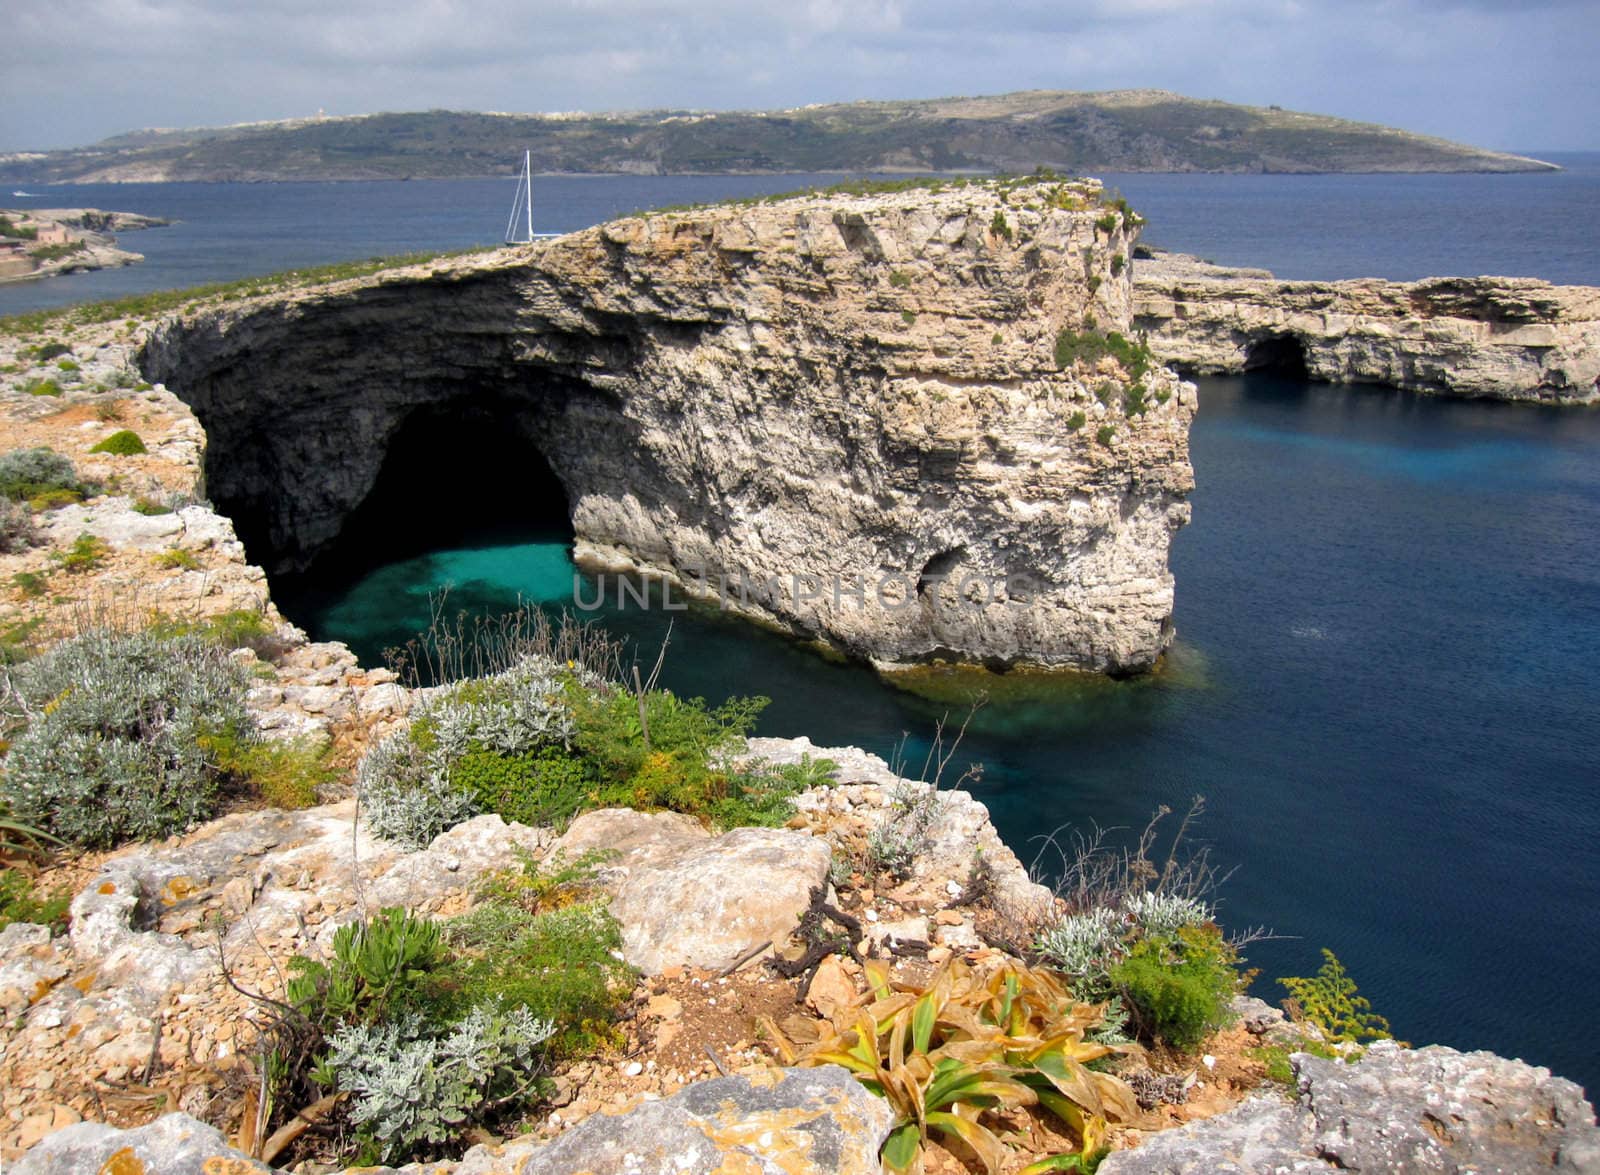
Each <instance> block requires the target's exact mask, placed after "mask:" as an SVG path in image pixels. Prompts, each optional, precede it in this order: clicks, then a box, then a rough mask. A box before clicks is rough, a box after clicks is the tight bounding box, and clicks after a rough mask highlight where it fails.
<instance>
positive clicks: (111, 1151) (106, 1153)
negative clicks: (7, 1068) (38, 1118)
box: [11, 1114, 272, 1175]
mask: <svg viewBox="0 0 1600 1175" xmlns="http://www.w3.org/2000/svg"><path fill="white" fill-rule="evenodd" d="M271 1170H272V1168H271V1167H268V1166H266V1165H265V1164H264V1163H258V1162H256V1161H255V1160H254V1159H252V1158H250V1156H248V1155H246V1154H244V1153H243V1152H241V1151H236V1150H234V1149H233V1148H232V1147H231V1146H229V1145H228V1144H227V1142H225V1141H224V1140H223V1137H222V1132H221V1131H219V1130H217V1129H216V1128H215V1127H211V1126H207V1125H206V1124H205V1123H204V1122H201V1121H199V1120H197V1119H195V1118H191V1117H190V1116H189V1115H188V1114H167V1115H164V1116H163V1117H160V1118H157V1119H156V1120H155V1121H154V1122H151V1123H149V1124H148V1125H146V1126H140V1127H138V1128H137V1129H135V1130H118V1129H117V1128H116V1127H114V1126H107V1125H105V1124H104V1123H103V1122H80V1123H78V1124H77V1125H75V1126H68V1127H67V1128H66V1129H65V1130H58V1131H56V1132H55V1133H54V1134H51V1135H49V1136H48V1137H46V1138H45V1139H44V1141H43V1142H41V1143H39V1145H38V1146H36V1147H34V1148H33V1149H32V1150H30V1151H29V1152H28V1153H27V1154H25V1155H23V1156H22V1158H21V1159H20V1160H19V1161H18V1162H17V1164H16V1165H15V1166H13V1167H12V1168H11V1172H12V1175H83V1173H85V1172H92V1171H98V1172H104V1173H105V1175H251V1173H253V1172H261V1173H262V1175H269V1173H270V1172H271Z"/></svg>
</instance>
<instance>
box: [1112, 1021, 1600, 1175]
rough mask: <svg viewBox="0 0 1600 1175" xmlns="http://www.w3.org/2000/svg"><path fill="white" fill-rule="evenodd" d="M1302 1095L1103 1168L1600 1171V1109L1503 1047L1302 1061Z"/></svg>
mask: <svg viewBox="0 0 1600 1175" xmlns="http://www.w3.org/2000/svg"><path fill="white" fill-rule="evenodd" d="M1292 1063H1293V1065H1294V1069H1295V1073H1296V1075H1297V1085H1298V1091H1299V1098H1298V1100H1297V1101H1289V1100H1287V1099H1282V1100H1280V1099H1274V1098H1252V1099H1251V1100H1250V1101H1247V1102H1245V1103H1244V1104H1243V1105H1241V1106H1239V1107H1237V1108H1236V1109H1233V1110H1230V1111H1229V1112H1228V1113H1226V1114H1220V1115H1218V1116H1217V1117H1215V1118H1211V1119H1208V1120H1206V1121H1204V1122H1196V1123H1194V1124H1192V1125H1190V1126H1186V1127H1184V1128H1183V1129H1181V1130H1171V1131H1167V1132H1165V1133H1162V1134H1156V1135H1151V1136H1149V1137H1147V1138H1146V1139H1145V1140H1144V1142H1143V1144H1142V1145H1140V1146H1139V1147H1137V1148H1135V1149H1132V1150H1125V1151H1119V1152H1117V1153H1116V1154H1114V1155H1112V1156H1110V1157H1109V1158H1108V1159H1106V1161H1105V1162H1104V1163H1103V1164H1102V1165H1101V1167H1100V1172H1101V1175H1201V1173H1207V1175H1210V1173H1212V1172H1218V1173H1222V1175H1242V1173H1246V1172H1248V1173H1251V1175H1254V1173H1256V1172H1273V1173H1279V1172H1282V1173H1295V1175H1299V1173H1302V1172H1328V1171H1339V1170H1348V1171H1367V1172H1380V1171H1382V1172H1390V1171H1394V1172H1399V1171H1429V1172H1442V1173H1444V1175H1468V1173H1478V1172H1482V1173H1484V1175H1488V1173H1490V1172H1504V1173H1507V1175H1510V1173H1513V1172H1524V1171H1565V1172H1600V1131H1597V1130H1596V1129H1595V1116H1594V1110H1593V1109H1592V1108H1591V1107H1590V1105H1589V1104H1588V1102H1586V1101H1585V1100H1584V1097H1583V1091H1582V1090H1581V1089H1579V1088H1578V1087H1577V1086H1576V1085H1574V1084H1573V1083H1572V1082H1570V1081H1567V1080H1564V1079H1562V1078H1559V1077H1552V1076H1551V1075H1550V1071H1549V1070H1548V1069H1541V1068H1536V1067H1534V1066H1532V1065H1525V1064H1523V1063H1522V1062H1521V1061H1508V1060H1506V1059H1505V1058H1503V1057H1497V1056H1495V1055H1494V1054H1492V1053H1459V1052H1457V1051H1456V1050H1455V1049H1450V1048H1445V1047H1443V1046H1441V1045H1430V1046H1429V1047H1427V1048H1422V1049H1402V1048H1400V1047H1399V1046H1398V1045H1396V1044H1394V1043H1393V1042H1392V1041H1380V1042H1378V1043H1377V1044H1374V1045H1373V1046H1372V1047H1371V1048H1369V1049H1368V1050H1367V1054H1366V1056H1365V1057H1363V1058H1362V1060H1361V1061H1359V1062H1358V1063H1356V1064H1354V1065H1347V1064H1345V1063H1344V1062H1342V1061H1330V1060H1325V1059H1323V1058H1321V1057H1313V1056H1309V1055H1307V1054H1304V1053H1296V1054H1295V1055H1294V1057H1293V1059H1292Z"/></svg>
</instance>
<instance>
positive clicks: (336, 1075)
mask: <svg viewBox="0 0 1600 1175" xmlns="http://www.w3.org/2000/svg"><path fill="white" fill-rule="evenodd" d="M554 1029H555V1026H554V1024H552V1023H551V1022H550V1021H548V1020H540V1019H538V1018H536V1017H535V1016H534V1015H533V1014H532V1013H531V1012H529V1011H528V1010H527V1009H526V1008H521V1007H511V1008H507V1007H505V1006H504V1005H501V1004H496V1003H482V1004H478V1005H477V1006H476V1007H474V1008H473V1009H472V1011H470V1012H468V1013H467V1014H466V1015H465V1016H463V1017H462V1018H461V1019H460V1020H459V1021H458V1022H456V1023H454V1024H451V1025H448V1026H447V1027H446V1029H445V1031H443V1032H440V1031H439V1030H438V1029H437V1028H436V1027H434V1026H432V1025H429V1024H427V1023H426V1022H425V1021H424V1020H423V1019H422V1018H421V1017H420V1016H408V1017H404V1018H402V1019H399V1020H395V1021H391V1022H388V1023H383V1024H377V1025H366V1024H347V1025H345V1026H343V1027H341V1028H339V1029H338V1030H337V1031H335V1032H334V1033H333V1034H332V1035H331V1036H330V1037H329V1039H328V1044H329V1052H328V1055H327V1056H326V1058H325V1059H324V1061H323V1063H322V1067H321V1070H320V1072H321V1074H322V1075H323V1076H325V1077H326V1079H327V1082H328V1084H330V1085H333V1086H335V1087H336V1088H338V1089H340V1090H342V1091H344V1092H346V1093H348V1094H350V1095H351V1108H350V1122H351V1123H352V1124H353V1125H354V1126H355V1128H356V1131H357V1137H358V1138H359V1139H360V1140H361V1142H362V1148H361V1150H360V1151H358V1152H357V1155H356V1158H357V1159H358V1161H360V1162H362V1163H363V1165H365V1160H367V1159H368V1158H375V1159H377V1160H379V1161H382V1162H389V1161H394V1162H403V1161H404V1160H406V1159H407V1158H410V1157H412V1156H413V1155H417V1154H420V1153H424V1152H426V1151H427V1149H428V1148H431V1147H438V1146H440V1145H441V1144H443V1143H448V1142H452V1141H454V1140H456V1139H459V1138H460V1137H461V1136H462V1134H463V1133H464V1132H465V1131H466V1130H467V1129H469V1128H472V1127H481V1125H482V1121H481V1118H482V1116H483V1113H484V1111H485V1110H486V1109H487V1110H493V1109H495V1108H498V1107H500V1106H503V1105H504V1104H506V1103H507V1102H525V1101H527V1100H528V1098H529V1092H530V1088H532V1089H536V1088H537V1084H536V1083H537V1079H538V1076H539V1072H540V1069H539V1058H540V1052H541V1046H542V1045H543V1044H544V1042H545V1041H546V1040H548V1039H549V1037H550V1034H551V1033H552V1032H553V1031H554Z"/></svg>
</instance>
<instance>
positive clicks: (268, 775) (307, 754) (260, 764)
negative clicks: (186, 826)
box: [203, 730, 338, 809]
mask: <svg viewBox="0 0 1600 1175" xmlns="http://www.w3.org/2000/svg"><path fill="white" fill-rule="evenodd" d="M203 743H204V747H205V750H206V751H207V753H208V754H210V756H211V758H212V762H213V763H214V764H215V766H216V769H217V770H218V771H220V772H221V773H222V774H223V775H226V776H227V777H228V778H229V779H231V780H233V781H234V782H236V783H238V784H241V785H243V786H246V787H249V788H251V789H252V790H253V791H255V792H256V794H257V795H259V796H260V797H261V798H262V799H263V800H265V801H266V802H267V803H269V804H271V805H272V806H273V807H274V808H290V809H293V808H309V807H310V806H311V805H312V804H315V803H316V802H317V789H318V788H320V787H325V786H327V785H328V784H331V783H332V782H333V781H334V780H335V779H336V778H338V772H337V771H336V770H335V769H334V768H333V767H332V766H330V764H329V755H330V753H331V752H332V749H333V748H332V746H331V745H330V744H329V743H328V742H327V741H326V740H325V739H319V738H311V737H305V738H296V739H288V740H281V739H267V738H260V737H257V736H255V735H251V734H248V733H241V732H239V731H237V730H229V731H224V732H222V733H220V734H213V735H208V736H206V737H205V738H204V739H203Z"/></svg>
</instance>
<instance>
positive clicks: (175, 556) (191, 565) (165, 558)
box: [152, 547, 200, 571]
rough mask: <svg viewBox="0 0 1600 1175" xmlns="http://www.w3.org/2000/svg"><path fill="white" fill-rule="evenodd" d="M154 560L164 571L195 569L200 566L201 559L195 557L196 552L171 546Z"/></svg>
mask: <svg viewBox="0 0 1600 1175" xmlns="http://www.w3.org/2000/svg"><path fill="white" fill-rule="evenodd" d="M152 562H153V563H155V565H156V566H157V567H159V568H161V569H162V570H163V571H193V570H194V569H195V568H196V567H199V566H200V560H199V559H197V558H195V554H194V552H193V551H186V550H184V549H183V548H182V547H169V548H167V549H166V550H165V551H162V552H161V553H160V554H158V555H156V556H155V557H154V558H153V559H152Z"/></svg>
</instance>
